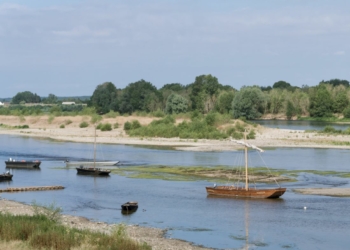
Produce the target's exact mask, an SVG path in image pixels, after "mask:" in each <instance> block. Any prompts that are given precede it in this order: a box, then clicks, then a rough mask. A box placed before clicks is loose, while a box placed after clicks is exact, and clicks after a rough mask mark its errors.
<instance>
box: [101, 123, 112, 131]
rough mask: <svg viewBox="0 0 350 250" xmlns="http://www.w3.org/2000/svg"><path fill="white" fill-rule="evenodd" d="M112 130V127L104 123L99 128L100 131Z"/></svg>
mask: <svg viewBox="0 0 350 250" xmlns="http://www.w3.org/2000/svg"><path fill="white" fill-rule="evenodd" d="M111 130H112V125H111V124H110V123H108V122H107V123H105V124H102V126H101V131H111Z"/></svg>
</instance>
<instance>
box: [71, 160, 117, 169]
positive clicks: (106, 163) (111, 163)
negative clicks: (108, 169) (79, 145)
mask: <svg viewBox="0 0 350 250" xmlns="http://www.w3.org/2000/svg"><path fill="white" fill-rule="evenodd" d="M118 162H119V161H96V162H93V161H68V160H66V161H65V163H66V166H67V167H70V166H81V165H92V164H95V166H115V165H117V164H118Z"/></svg>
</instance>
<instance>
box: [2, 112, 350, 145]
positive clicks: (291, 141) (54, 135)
mask: <svg viewBox="0 0 350 250" xmlns="http://www.w3.org/2000/svg"><path fill="white" fill-rule="evenodd" d="M154 119H157V118H152V117H139V116H127V117H124V116H117V117H116V118H104V119H103V122H104V123H107V122H108V123H110V124H116V123H117V124H118V125H119V127H118V128H116V129H113V130H112V131H104V132H102V131H100V130H98V131H97V142H98V143H109V144H124V145H145V146H167V147H173V148H174V149H177V150H189V151H230V150H236V149H238V148H239V146H237V145H236V144H234V143H232V142H230V141H229V140H207V139H198V140H195V139H180V138H143V137H129V136H128V135H127V134H126V133H125V131H124V130H123V127H124V123H125V122H127V121H129V122H131V121H133V120H138V121H139V122H140V123H141V125H147V124H149V123H150V122H152V121H153V120H154ZM0 121H1V124H4V125H6V126H11V127H14V126H23V125H24V124H25V125H28V126H29V128H28V129H13V128H12V129H9V128H6V127H5V126H3V127H2V128H1V129H0V134H7V135H20V136H28V137H36V138H48V139H53V140H60V141H71V142H84V143H93V141H94V128H93V126H92V125H90V126H89V127H87V128H80V127H79V124H80V123H81V122H83V121H86V122H89V121H90V117H89V116H60V117H55V118H54V119H50V117H48V116H28V117H18V116H0ZM177 122H181V121H177ZM61 125H64V128H60V126H61ZM254 130H255V131H256V138H255V139H254V140H249V142H250V143H251V144H254V145H256V146H258V147H308V148H339V149H350V144H349V141H350V136H349V135H335V134H320V133H317V132H305V131H302V130H289V129H274V128H266V127H263V126H260V125H257V126H256V127H255V128H254Z"/></svg>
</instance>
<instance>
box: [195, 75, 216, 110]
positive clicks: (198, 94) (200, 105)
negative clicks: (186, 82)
mask: <svg viewBox="0 0 350 250" xmlns="http://www.w3.org/2000/svg"><path fill="white" fill-rule="evenodd" d="M190 87H191V89H192V91H191V94H190V100H191V103H192V109H193V110H198V111H200V112H202V113H205V112H209V111H210V110H211V109H213V107H214V105H215V100H214V95H215V94H216V93H217V91H218V89H219V88H220V84H219V81H218V79H217V78H216V77H214V76H212V75H200V76H197V77H196V79H195V81H194V83H192V84H191V85H190ZM208 99H209V101H210V103H207V101H208Z"/></svg>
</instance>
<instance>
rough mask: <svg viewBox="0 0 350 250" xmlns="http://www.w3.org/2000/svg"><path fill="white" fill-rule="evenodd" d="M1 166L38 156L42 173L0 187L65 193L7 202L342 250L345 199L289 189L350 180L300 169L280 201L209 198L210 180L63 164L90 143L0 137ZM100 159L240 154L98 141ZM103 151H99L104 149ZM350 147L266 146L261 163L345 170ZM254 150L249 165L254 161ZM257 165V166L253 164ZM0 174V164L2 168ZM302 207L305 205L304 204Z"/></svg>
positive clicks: (245, 244) (252, 243) (87, 152)
mask: <svg viewBox="0 0 350 250" xmlns="http://www.w3.org/2000/svg"><path fill="white" fill-rule="evenodd" d="M0 138H1V144H0V161H1V163H0V168H2V169H3V171H5V163H4V161H5V160H6V159H8V158H10V157H12V158H17V159H33V160H35V159H39V160H42V161H43V162H42V164H41V169H40V170H21V169H17V170H13V174H14V177H13V181H11V182H1V183H0V188H6V187H9V186H10V187H19V186H44V185H63V186H65V189H64V190H56V191H42V192H19V193H2V194H1V196H2V197H3V198H6V199H10V200H15V201H19V202H23V203H26V204H32V203H33V201H35V202H37V203H39V204H46V205H49V204H52V203H55V204H56V205H58V206H60V207H62V208H63V211H64V213H66V214H72V215H79V216H84V217H87V218H89V219H92V220H95V221H104V222H108V223H122V222H123V223H127V224H138V225H141V226H149V227H157V228H162V229H168V233H167V237H169V238H177V239H182V240H186V241H190V242H193V243H194V244H198V245H203V246H206V247H212V248H215V249H240V248H245V249H347V248H348V246H349V242H350V241H349V235H350V217H349V216H348V215H349V207H350V198H338V197H325V196H317V195H314V196H311V195H301V194H296V193H294V192H293V191H292V189H293V188H306V187H349V186H350V184H349V179H347V178H339V177H332V176H320V175H315V174H308V173H301V174H300V175H299V176H298V181H297V182H293V183H284V184H283V186H285V187H287V188H288V189H287V192H286V193H285V194H284V195H283V196H282V198H281V199H277V200H255V199H236V198H212V197H208V196H207V194H206V191H205V186H208V185H209V186H211V185H213V183H211V182H208V181H187V182H186V181H164V180H150V179H133V178H127V177H125V176H118V175H115V174H112V175H111V176H110V177H92V176H79V175H77V174H76V170H75V169H64V168H62V167H63V166H64V163H63V160H64V159H66V158H69V159H70V160H83V159H87V158H91V157H92V150H93V145H92V144H83V143H70V142H57V141H51V140H40V139H33V138H26V137H18V136H8V135H0ZM98 148H99V149H98V157H99V158H100V159H103V160H120V161H121V163H122V165H121V167H125V168H127V167H128V166H130V165H139V164H144V165H149V164H163V165H168V166H176V165H181V166H198V165H201V166H215V165H227V166H231V165H232V159H233V157H234V156H235V154H237V153H239V152H182V151H175V150H162V149H152V148H145V147H135V146H123V145H100V146H99V147H98ZM102 152H103V154H102ZM349 153H350V152H349V151H348V150H338V149H298V148H281V149H270V150H266V151H265V153H264V161H265V162H266V164H267V165H268V166H269V167H271V168H276V169H289V170H307V169H311V170H335V171H342V172H344V171H345V172H349V171H350V169H349V165H348V164H349V157H350V155H349ZM257 156H258V155H257V154H253V156H252V159H251V162H252V163H255V158H258V157H257ZM257 165H258V164H257ZM0 171H1V169H0ZM131 200H136V201H138V202H139V209H138V211H137V212H135V213H133V214H131V215H123V214H121V211H120V205H121V204H123V203H124V202H126V201H131ZM304 207H307V209H304Z"/></svg>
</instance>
